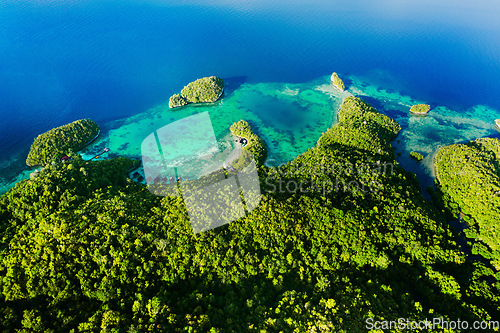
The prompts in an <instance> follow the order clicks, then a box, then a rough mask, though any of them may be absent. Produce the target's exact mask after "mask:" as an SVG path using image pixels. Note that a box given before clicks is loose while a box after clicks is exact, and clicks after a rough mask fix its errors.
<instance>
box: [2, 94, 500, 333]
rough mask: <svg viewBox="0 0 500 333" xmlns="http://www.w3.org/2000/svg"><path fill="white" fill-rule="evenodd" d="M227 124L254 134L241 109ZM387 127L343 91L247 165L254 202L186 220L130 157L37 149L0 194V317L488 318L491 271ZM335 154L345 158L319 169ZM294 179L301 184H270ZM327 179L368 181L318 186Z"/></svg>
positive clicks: (77, 321) (286, 325)
mask: <svg viewBox="0 0 500 333" xmlns="http://www.w3.org/2000/svg"><path fill="white" fill-rule="evenodd" d="M365 122H366V123H365ZM231 130H232V131H233V132H234V133H235V134H236V135H240V136H243V135H244V136H245V137H247V138H248V137H249V138H252V135H255V134H253V132H252V131H251V128H250V126H249V125H248V123H246V122H238V123H236V124H234V125H233V126H232V128H231ZM398 130H399V125H397V123H395V122H393V121H392V120H391V119H389V118H387V117H385V116H382V115H380V114H379V113H378V112H376V110H375V109H373V108H372V107H370V106H369V105H368V104H366V103H365V102H363V101H361V100H359V99H354V98H347V99H346V100H345V101H344V103H343V105H342V108H341V110H340V120H339V123H338V124H337V125H335V126H333V127H332V128H331V129H329V130H328V131H327V132H326V133H324V134H323V135H322V137H321V138H320V139H319V141H318V143H319V144H318V146H317V147H314V148H311V149H309V150H308V151H307V152H305V153H304V154H302V155H300V156H299V157H297V158H296V159H295V160H294V161H291V162H289V163H287V164H286V165H283V166H281V167H279V168H266V167H264V166H261V168H260V169H259V176H260V178H261V187H262V189H261V190H262V193H263V195H262V198H261V202H260V205H259V206H258V207H257V208H256V209H254V210H252V211H251V212H250V213H249V214H248V215H247V216H245V217H243V218H241V219H239V220H237V221H235V222H233V223H230V224H227V225H225V226H222V227H220V228H217V229H214V230H210V231H207V232H204V233H200V234H196V235H195V234H193V232H192V229H191V225H190V221H189V216H188V213H187V211H186V206H185V204H184V202H183V199H182V198H180V197H172V196H166V197H163V198H161V199H160V198H159V197H155V196H153V195H151V194H150V193H149V191H147V189H146V187H145V186H141V185H138V184H135V183H133V182H131V181H129V180H127V178H126V172H127V170H129V169H130V168H131V167H136V166H137V162H134V161H131V160H127V159H116V160H109V161H99V162H97V161H95V162H86V161H83V160H81V158H75V159H74V160H72V161H71V162H70V163H62V162H59V163H55V164H54V165H49V166H47V167H45V168H44V169H43V170H42V171H41V172H40V173H39V174H38V175H36V176H34V177H33V178H32V179H30V180H26V181H23V182H20V183H18V184H17V185H16V186H15V187H14V188H13V189H11V190H10V191H9V192H7V193H6V194H5V195H3V196H1V197H0V217H1V225H0V231H1V234H0V237H1V238H0V240H1V242H0V262H1V265H0V278H1V283H0V313H1V314H2V316H1V317H0V325H1V326H2V328H4V329H5V330H6V331H16V330H19V331H22V330H24V331H30V330H34V331H64V332H69V331H72V330H73V331H75V332H77V331H91V332H95V331H103V332H104V331H119V332H127V331H130V332H144V331H164V332H180V331H188V332H209V331H210V332H246V331H268V332H279V331H282V332H294V331H295V332H306V331H307V332H321V331H331V332H362V331H364V330H365V320H366V319H367V318H368V317H375V318H384V319H397V318H409V319H410V320H423V319H424V318H432V317H443V318H444V319H445V320H450V319H454V320H455V319H457V318H460V319H461V320H469V321H473V320H489V319H496V320H498V307H499V305H500V300H499V296H498V295H499V289H498V284H489V283H487V282H486V281H485V277H487V276H489V275H490V273H491V269H490V268H488V267H485V266H484V265H482V264H481V263H478V262H470V261H465V256H464V254H463V253H462V252H461V251H460V250H459V249H458V247H457V245H456V243H455V241H454V238H453V234H452V233H451V231H450V229H449V227H448V224H447V223H446V221H445V219H444V218H443V217H442V216H441V215H440V214H439V212H438V211H437V210H436V209H435V208H434V207H433V206H431V205H429V204H428V203H427V202H426V201H425V200H424V199H423V198H422V196H421V195H420V192H419V186H418V183H417V181H416V179H415V176H414V175H412V174H410V173H407V172H406V171H404V170H403V169H402V168H400V167H399V166H397V165H396V164H395V161H394V159H393V155H394V154H393V149H392V147H391V146H390V140H391V139H393V138H394V137H395V135H396V133H397V132H398ZM369 133H372V135H371V136H370V135H368V134H369ZM360 135H361V137H359V136H360ZM341 138H343V139H341ZM247 140H248V139H247ZM254 144H255V146H257V145H258V144H260V143H259V141H258V140H257V139H255V141H254ZM247 146H250V143H249V144H248V145H247ZM250 147H252V146H250ZM379 150H380V151H379ZM256 155H258V152H257V154H256ZM339 164H340V165H355V167H353V168H352V170H349V172H347V169H342V170H339V169H338V168H337V169H336V170H335V171H333V170H332V168H331V167H332V166H333V165H339ZM306 165H307V166H315V167H316V166H329V167H330V169H328V168H317V169H315V171H311V170H309V169H306V168H304V166H306ZM363 165H370V166H371V167H370V168H366V167H362V166H363ZM391 165H393V168H385V167H386V166H391ZM301 180H307V181H309V183H308V185H309V188H308V191H306V192H303V193H302V192H295V193H293V192H291V191H287V192H280V191H279V190H278V186H279V185H280V182H288V181H301ZM328 181H330V182H333V184H335V182H336V181H339V182H351V181H358V182H367V183H371V182H373V183H374V184H377V186H376V188H373V189H372V190H370V191H362V190H357V191H343V190H332V191H323V189H324V187H323V188H322V187H321V186H322V184H324V183H325V182H328ZM273 186H274V190H273Z"/></svg>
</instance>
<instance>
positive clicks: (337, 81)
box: [330, 72, 345, 92]
mask: <svg viewBox="0 0 500 333" xmlns="http://www.w3.org/2000/svg"><path fill="white" fill-rule="evenodd" d="M330 82H331V83H332V85H333V86H334V87H335V88H337V89H338V90H340V91H341V92H342V91H344V90H345V85H344V81H342V79H341V78H340V77H339V76H338V74H337V73H335V72H334V73H333V74H332V76H331V77H330Z"/></svg>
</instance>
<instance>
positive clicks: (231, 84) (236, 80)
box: [224, 76, 247, 96]
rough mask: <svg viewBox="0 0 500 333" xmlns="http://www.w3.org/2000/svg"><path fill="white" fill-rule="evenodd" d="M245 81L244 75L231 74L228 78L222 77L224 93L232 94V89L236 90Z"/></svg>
mask: <svg viewBox="0 0 500 333" xmlns="http://www.w3.org/2000/svg"><path fill="white" fill-rule="evenodd" d="M245 82H247V77H246V76H232V77H228V78H224V83H225V87H224V93H225V95H226V96H227V95H229V94H232V93H233V92H234V91H236V90H238V89H239V88H240V87H241V85H242V84H244V83H245Z"/></svg>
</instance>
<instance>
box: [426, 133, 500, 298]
mask: <svg viewBox="0 0 500 333" xmlns="http://www.w3.org/2000/svg"><path fill="white" fill-rule="evenodd" d="M435 165H436V177H437V181H438V184H439V188H438V189H439V191H438V193H440V194H441V196H442V199H441V200H442V201H443V203H444V205H445V206H446V207H447V208H448V209H449V210H450V211H451V212H452V213H453V215H454V216H455V217H458V216H459V215H461V216H462V218H463V220H464V222H465V223H466V224H467V228H466V229H465V230H464V234H465V236H466V237H467V238H469V239H470V240H472V241H471V242H469V244H470V245H472V254H478V255H481V256H482V257H483V258H485V259H487V260H488V261H489V262H490V264H491V269H490V268H488V272H489V274H490V275H492V276H495V277H496V279H497V280H500V243H499V239H500V224H499V216H500V140H499V139H492V138H483V139H477V140H474V141H471V142H468V143H465V144H455V145H451V146H446V147H442V148H441V149H439V151H438V154H437V155H436V158H435ZM497 297H498V295H497Z"/></svg>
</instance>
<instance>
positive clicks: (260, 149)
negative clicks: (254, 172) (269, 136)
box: [230, 120, 267, 169]
mask: <svg viewBox="0 0 500 333" xmlns="http://www.w3.org/2000/svg"><path fill="white" fill-rule="evenodd" d="M230 130H231V133H232V134H233V135H234V136H236V137H238V138H244V139H245V140H246V142H247V143H246V145H245V147H244V148H243V152H242V154H244V153H245V152H246V151H248V152H250V153H251V154H252V157H253V158H254V159H255V162H256V163H257V166H262V165H263V164H264V161H265V160H266V157H267V148H266V144H265V143H264V141H263V140H262V139H261V138H260V137H259V136H257V135H256V134H255V133H254V132H253V131H252V127H251V126H250V124H249V123H248V122H246V121H244V120H240V121H238V122H236V123H234V124H233V125H231V127H230ZM242 157H243V160H244V156H242ZM237 163H238V161H234V164H237ZM236 169H238V167H236Z"/></svg>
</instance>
